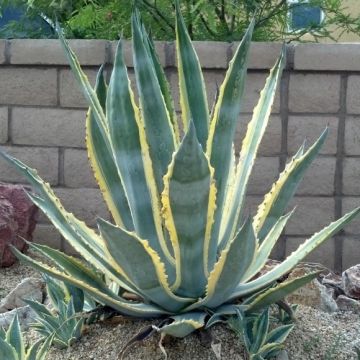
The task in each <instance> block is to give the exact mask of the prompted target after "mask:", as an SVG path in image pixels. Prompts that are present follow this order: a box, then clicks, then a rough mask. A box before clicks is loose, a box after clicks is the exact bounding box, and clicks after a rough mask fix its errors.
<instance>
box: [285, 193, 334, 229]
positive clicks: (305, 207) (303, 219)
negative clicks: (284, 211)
mask: <svg viewBox="0 0 360 360" xmlns="http://www.w3.org/2000/svg"><path fill="white" fill-rule="evenodd" d="M295 206H296V211H295V213H294V214H293V216H292V217H291V218H290V220H289V222H288V224H287V226H286V229H285V233H286V234H287V235H312V234H314V233H315V232H317V231H319V230H321V229H322V228H323V227H325V226H327V225H328V224H329V223H331V222H332V221H333V220H334V207H335V201H334V198H330V197H329V198H328V197H316V196H312V197H295V198H294V199H293V200H292V201H290V205H289V208H288V211H290V210H291V209H293V208H294V207H295Z"/></svg>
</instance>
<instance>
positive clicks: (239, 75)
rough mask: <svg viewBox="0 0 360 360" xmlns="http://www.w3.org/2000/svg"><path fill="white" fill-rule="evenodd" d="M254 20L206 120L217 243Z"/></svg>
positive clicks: (213, 242) (213, 237)
mask: <svg viewBox="0 0 360 360" xmlns="http://www.w3.org/2000/svg"><path fill="white" fill-rule="evenodd" d="M254 24H255V22H254V20H253V21H252V22H251V24H250V26H249V28H248V29H247V31H246V33H245V35H244V37H243V39H242V41H241V43H240V45H239V47H238V48H237V50H236V53H235V55H234V57H233V59H232V60H231V62H230V65H229V68H228V70H227V72H226V76H225V79H224V82H223V83H222V85H221V87H220V92H219V97H218V99H217V102H216V105H215V108H214V114H213V118H212V119H211V123H210V131H209V137H208V140H207V146H206V154H207V155H208V157H209V158H210V163H211V166H213V167H214V170H215V181H216V188H217V200H216V212H215V222H214V226H213V231H212V244H214V245H215V244H217V243H218V237H219V231H220V224H221V219H222V217H223V207H224V202H225V195H226V191H227V188H228V184H229V180H230V181H232V179H231V178H230V174H231V170H232V169H231V162H232V155H233V152H232V150H233V149H232V147H233V141H234V134H235V130H236V124H237V122H238V119H239V113H240V107H241V100H242V96H243V93H244V87H245V77H246V73H247V61H248V53H249V47H250V42H251V37H252V32H253V29H254ZM213 149H214V151H213ZM213 262H215V259H213Z"/></svg>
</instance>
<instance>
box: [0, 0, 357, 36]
mask: <svg viewBox="0 0 360 360" xmlns="http://www.w3.org/2000/svg"><path fill="white" fill-rule="evenodd" d="M134 2H136V4H137V6H138V7H139V9H140V11H141V13H142V16H143V19H144V23H145V24H146V26H148V27H151V29H152V33H153V36H154V37H155V38H156V39H158V40H173V39H174V38H175V26H174V24H173V17H174V13H175V9H174V6H173V1H172V0H134V1H119V0H91V1H90V0H62V1H53V0H2V1H0V11H2V10H3V9H6V8H7V7H9V6H11V7H20V8H22V9H25V12H24V15H23V17H22V18H21V19H20V20H18V21H12V22H11V23H9V24H7V25H6V26H5V27H4V28H3V29H1V26H0V37H7V38H11V37H19V36H20V37H34V38H36V37H45V36H49V37H52V35H51V33H50V34H47V33H46V32H44V31H40V32H39V31H29V30H26V27H25V26H24V25H26V22H27V21H28V19H34V18H39V16H40V15H41V16H42V17H43V18H44V19H46V20H50V22H53V23H54V22H55V21H56V19H58V21H59V22H60V23H61V25H62V27H63V28H64V29H65V30H66V34H67V36H68V37H73V38H85V39H93V38H97V39H111V40H114V39H118V36H119V34H120V33H123V34H124V36H125V37H128V38H130V37H131V21H130V18H131V11H132V7H133V3H134ZM181 6H182V11H183V13H184V14H185V22H186V26H187V29H188V31H189V33H190V36H191V38H192V39H194V40H217V41H239V40H240V39H241V38H242V36H243V35H244V33H245V31H246V28H247V27H248V25H249V22H250V19H251V18H252V17H255V19H256V23H255V30H254V34H253V40H255V41H276V40H286V41H289V40H299V39H302V38H303V35H305V34H306V35H308V34H311V35H312V36H311V37H309V36H307V37H306V40H307V41H309V40H310V39H311V40H313V41H318V40H320V39H333V40H336V39H337V38H338V37H339V35H340V36H341V35H342V34H343V33H353V34H357V35H360V19H359V16H358V15H359V14H356V9H351V8H349V7H347V3H346V2H344V1H343V0H281V1H280V0H274V1H269V0H256V1H255V0H235V1H234V0H212V1H203V0H192V1H189V0H183V1H181ZM354 10H355V11H354ZM319 15H321V16H320V17H319ZM320 18H321V20H322V21H319V20H320ZM309 19H310V21H309ZM0 23H1V22H0ZM299 25H300V26H299ZM18 34H20V35H18ZM26 34H27V35H26Z"/></svg>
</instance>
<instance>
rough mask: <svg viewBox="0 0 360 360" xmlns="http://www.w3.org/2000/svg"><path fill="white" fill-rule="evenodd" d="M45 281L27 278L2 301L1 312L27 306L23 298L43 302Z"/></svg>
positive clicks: (0, 303) (0, 304)
mask: <svg viewBox="0 0 360 360" xmlns="http://www.w3.org/2000/svg"><path fill="white" fill-rule="evenodd" d="M43 290H44V282H43V281H42V280H41V279H36V278H25V279H24V280H22V281H21V283H20V284H18V285H17V286H16V287H15V289H13V290H12V291H10V293H9V294H8V295H7V296H5V297H4V298H3V299H2V301H1V302H0V313H4V312H7V311H9V310H13V309H15V308H19V307H22V306H25V305H26V304H25V303H24V301H23V299H30V300H34V301H39V302H42V300H43Z"/></svg>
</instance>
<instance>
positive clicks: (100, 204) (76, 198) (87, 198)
mask: <svg viewBox="0 0 360 360" xmlns="http://www.w3.org/2000/svg"><path fill="white" fill-rule="evenodd" d="M55 193H56V194H57V196H58V197H59V198H60V200H61V202H62V204H63V205H64V207H65V209H66V210H67V211H69V212H73V213H74V215H75V216H77V217H78V218H79V219H80V220H82V221H85V222H86V223H87V225H88V226H96V219H97V218H98V217H101V218H103V219H109V212H108V210H107V208H106V205H105V203H104V201H103V198H102V195H101V192H100V190H97V189H66V188H58V189H55Z"/></svg>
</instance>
